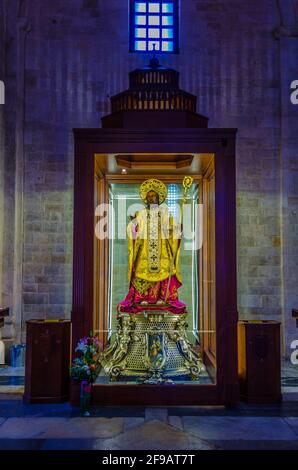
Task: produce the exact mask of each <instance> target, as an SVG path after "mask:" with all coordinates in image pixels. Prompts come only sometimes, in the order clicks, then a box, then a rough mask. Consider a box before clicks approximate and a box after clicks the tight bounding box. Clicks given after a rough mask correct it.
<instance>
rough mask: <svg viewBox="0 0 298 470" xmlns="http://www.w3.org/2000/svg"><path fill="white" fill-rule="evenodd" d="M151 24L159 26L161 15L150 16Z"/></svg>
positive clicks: (149, 22)
mask: <svg viewBox="0 0 298 470" xmlns="http://www.w3.org/2000/svg"><path fill="white" fill-rule="evenodd" d="M148 24H149V25H151V26H152V25H153V26H159V24H160V17H159V16H149V21H148Z"/></svg>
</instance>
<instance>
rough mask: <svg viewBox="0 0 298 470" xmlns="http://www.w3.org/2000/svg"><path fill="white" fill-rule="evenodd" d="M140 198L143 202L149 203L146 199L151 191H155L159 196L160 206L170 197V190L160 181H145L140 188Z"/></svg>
mask: <svg viewBox="0 0 298 470" xmlns="http://www.w3.org/2000/svg"><path fill="white" fill-rule="evenodd" d="M139 191H140V197H141V199H142V201H144V202H145V203H147V200H146V197H147V194H148V193H149V191H155V192H156V193H157V194H158V195H159V204H162V203H163V202H164V201H165V200H166V197H167V195H168V190H167V187H166V185H165V184H164V183H163V182H162V181H159V180H156V179H154V178H152V179H150V180H146V181H144V183H142V184H141V186H140V190H139Z"/></svg>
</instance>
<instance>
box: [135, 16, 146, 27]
mask: <svg viewBox="0 0 298 470" xmlns="http://www.w3.org/2000/svg"><path fill="white" fill-rule="evenodd" d="M146 23H147V18H146V16H145V15H142V16H141V15H140V16H138V15H137V16H136V24H137V25H145V24H146Z"/></svg>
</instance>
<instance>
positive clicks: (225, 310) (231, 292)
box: [72, 128, 239, 406]
mask: <svg viewBox="0 0 298 470" xmlns="http://www.w3.org/2000/svg"><path fill="white" fill-rule="evenodd" d="M74 137H75V177H74V264H73V308H72V325H73V335H72V337H73V348H74V347H75V345H76V343H77V341H78V339H79V338H80V337H82V336H84V335H86V334H87V333H88V332H89V330H90V329H92V323H93V302H94V300H93V298H94V297H93V295H94V292H93V281H94V269H93V266H94V259H93V257H94V158H95V157H94V155H95V154H116V153H127V154H129V153H209V154H210V153H212V154H214V156H215V219H216V225H215V230H216V237H215V239H216V241H215V243H216V247H215V249H216V350H217V371H216V383H215V384H214V385H203V384H202V385H191V384H190V385H175V387H171V392H170V393H169V389H168V387H167V386H164V385H117V386H112V385H97V386H94V390H93V401H94V403H96V404H105V405H157V406H163V405H167V406H171V405H172V406H174V405H204V404H208V405H211V404H214V405H220V404H225V405H229V404H233V403H236V402H237V401H239V385H238V375H237V320H238V312H237V285H236V188H235V139H236V129H152V128H149V129H137V130H135V129H75V130H74Z"/></svg>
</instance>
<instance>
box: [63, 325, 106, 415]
mask: <svg viewBox="0 0 298 470" xmlns="http://www.w3.org/2000/svg"><path fill="white" fill-rule="evenodd" d="M101 350H102V343H101V342H100V341H99V339H98V337H97V336H93V335H92V332H90V334H89V336H85V337H84V338H82V339H80V341H79V342H78V344H77V347H76V349H75V352H77V353H78V357H76V358H75V359H74V360H73V363H72V366H71V368H70V374H71V378H72V379H73V380H74V381H76V382H79V383H80V386H81V388H80V392H81V393H80V407H81V410H82V411H83V412H84V415H85V416H88V415H89V408H90V401H91V386H92V384H93V383H94V382H95V380H96V378H97V376H98V374H99V371H100V363H99V355H100V352H101Z"/></svg>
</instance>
